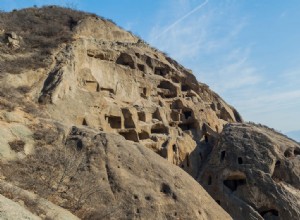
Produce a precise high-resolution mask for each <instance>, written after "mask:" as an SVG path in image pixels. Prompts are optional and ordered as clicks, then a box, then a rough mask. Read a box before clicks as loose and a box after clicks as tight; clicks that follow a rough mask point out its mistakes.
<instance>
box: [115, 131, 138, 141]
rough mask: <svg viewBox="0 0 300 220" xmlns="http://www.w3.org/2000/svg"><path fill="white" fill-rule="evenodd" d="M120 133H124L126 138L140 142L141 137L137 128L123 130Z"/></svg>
mask: <svg viewBox="0 0 300 220" xmlns="http://www.w3.org/2000/svg"><path fill="white" fill-rule="evenodd" d="M119 134H120V135H122V136H123V137H124V138H125V139H126V140H130V141H134V142H139V138H138V135H137V133H136V131H135V130H129V131H122V132H120V133H119Z"/></svg>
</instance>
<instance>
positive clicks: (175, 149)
mask: <svg viewBox="0 0 300 220" xmlns="http://www.w3.org/2000/svg"><path fill="white" fill-rule="evenodd" d="M172 149H173V152H174V153H177V146H176V144H173V145H172Z"/></svg>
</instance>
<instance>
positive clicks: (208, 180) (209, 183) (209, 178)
mask: <svg viewBox="0 0 300 220" xmlns="http://www.w3.org/2000/svg"><path fill="white" fill-rule="evenodd" d="M211 184H212V178H211V176H208V179H207V185H209V186H210V185H211Z"/></svg>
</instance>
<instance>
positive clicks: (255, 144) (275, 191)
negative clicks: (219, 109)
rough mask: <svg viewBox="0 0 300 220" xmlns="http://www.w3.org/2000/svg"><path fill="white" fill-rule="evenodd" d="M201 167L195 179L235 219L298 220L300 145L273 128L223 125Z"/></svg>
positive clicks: (250, 125)
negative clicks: (216, 141) (217, 138)
mask: <svg viewBox="0 0 300 220" xmlns="http://www.w3.org/2000/svg"><path fill="white" fill-rule="evenodd" d="M202 171H203V172H202V173H201V175H200V177H199V179H198V180H199V182H200V183H201V184H202V186H203V187H204V188H205V189H206V190H207V192H209V193H210V195H212V197H213V198H214V199H215V200H216V201H217V202H218V203H219V204H220V205H221V206H222V207H223V208H224V209H225V210H226V211H227V212H229V213H231V215H232V217H233V218H234V219H299V218H300V209H299V205H300V203H299V201H300V191H299V190H300V178H299V177H300V145H299V144H298V143H296V142H295V141H293V140H290V139H288V138H287V137H285V136H283V135H282V134H279V133H277V132H275V131H274V130H271V129H269V128H267V127H264V126H258V125H253V124H230V125H226V126H225V128H224V130H223V132H222V134H221V137H220V139H219V141H218V144H216V145H215V146H214V148H213V150H212V153H211V155H210V158H209V159H208V161H207V163H206V164H205V166H204V167H203V169H202ZM236 207H239V208H236Z"/></svg>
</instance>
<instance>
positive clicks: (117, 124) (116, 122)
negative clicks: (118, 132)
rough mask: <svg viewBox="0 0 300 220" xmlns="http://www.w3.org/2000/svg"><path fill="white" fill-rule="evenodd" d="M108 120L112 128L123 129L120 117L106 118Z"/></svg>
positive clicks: (110, 116)
mask: <svg viewBox="0 0 300 220" xmlns="http://www.w3.org/2000/svg"><path fill="white" fill-rule="evenodd" d="M106 120H107V122H108V124H109V125H110V127H111V128H114V129H120V128H121V127H122V119H121V117H119V116H112V115H109V116H106Z"/></svg>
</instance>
